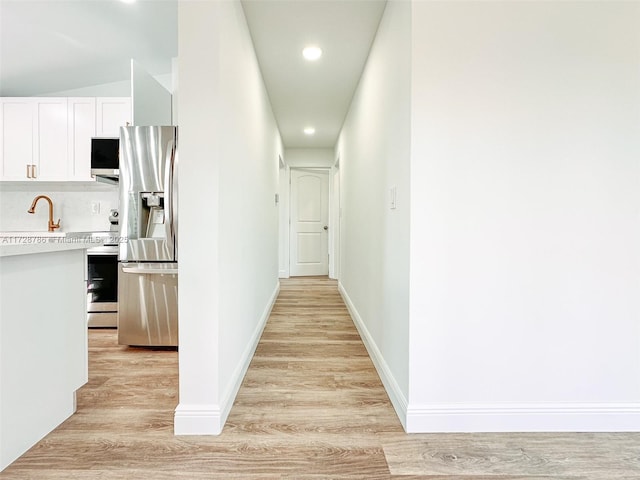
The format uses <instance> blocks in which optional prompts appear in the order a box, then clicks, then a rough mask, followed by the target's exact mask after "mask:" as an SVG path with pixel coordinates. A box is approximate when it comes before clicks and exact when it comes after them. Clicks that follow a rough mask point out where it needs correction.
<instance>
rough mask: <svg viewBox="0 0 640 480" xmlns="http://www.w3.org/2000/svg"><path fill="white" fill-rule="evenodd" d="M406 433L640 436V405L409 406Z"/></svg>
mask: <svg viewBox="0 0 640 480" xmlns="http://www.w3.org/2000/svg"><path fill="white" fill-rule="evenodd" d="M406 431H407V432H408V433H443V432H638V431H640V404H638V403H633V404H628V403H625V404H617V403H610V404H609V403H605V404H601V403H598V404H593V403H589V404H581V403H571V404H569V403H567V404H564V403H559V404H517V405H514V404H512V405H509V404H507V405H504V404H502V405H422V406H420V405H416V406H414V405H409V408H408V410H407V425H406Z"/></svg>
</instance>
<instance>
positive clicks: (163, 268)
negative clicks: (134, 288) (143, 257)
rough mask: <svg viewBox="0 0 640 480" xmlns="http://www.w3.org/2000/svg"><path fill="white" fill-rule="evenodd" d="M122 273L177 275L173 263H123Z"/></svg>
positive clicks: (176, 268) (175, 265)
mask: <svg viewBox="0 0 640 480" xmlns="http://www.w3.org/2000/svg"><path fill="white" fill-rule="evenodd" d="M122 272H123V273H131V274H134V275H143V274H151V275H176V274H177V273H178V265H177V264H175V263H142V264H135V263H123V264H122Z"/></svg>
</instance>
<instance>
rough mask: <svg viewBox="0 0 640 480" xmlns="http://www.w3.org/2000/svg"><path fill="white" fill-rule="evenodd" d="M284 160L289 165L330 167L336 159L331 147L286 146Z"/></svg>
mask: <svg viewBox="0 0 640 480" xmlns="http://www.w3.org/2000/svg"><path fill="white" fill-rule="evenodd" d="M284 161H285V162H286V163H287V165H288V166H289V167H323V168H330V167H332V166H333V164H334V163H335V161H336V159H335V157H334V151H333V149H332V148H286V149H285V150H284Z"/></svg>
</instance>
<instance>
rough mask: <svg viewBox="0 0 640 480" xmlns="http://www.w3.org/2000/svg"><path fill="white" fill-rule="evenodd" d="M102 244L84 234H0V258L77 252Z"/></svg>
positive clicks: (98, 239)
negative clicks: (68, 251) (65, 251)
mask: <svg viewBox="0 0 640 480" xmlns="http://www.w3.org/2000/svg"><path fill="white" fill-rule="evenodd" d="M102 243H103V240H102V239H100V238H97V237H93V236H91V234H90V233H86V232H0V257H10V256H14V255H33V254H36V253H50V252H60V251H64V250H79V249H86V248H92V247H97V246H100V245H102Z"/></svg>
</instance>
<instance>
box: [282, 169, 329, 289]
mask: <svg viewBox="0 0 640 480" xmlns="http://www.w3.org/2000/svg"><path fill="white" fill-rule="evenodd" d="M290 218H291V226H290V229H289V231H290V246H289V248H290V256H289V262H290V265H289V267H290V271H291V272H290V274H291V276H294V277H295V276H311V275H327V274H328V273H329V255H328V253H329V251H328V238H329V235H328V229H329V223H328V222H329V172H328V171H326V170H325V171H323V170H313V169H293V168H292V169H291V217H290Z"/></svg>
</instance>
